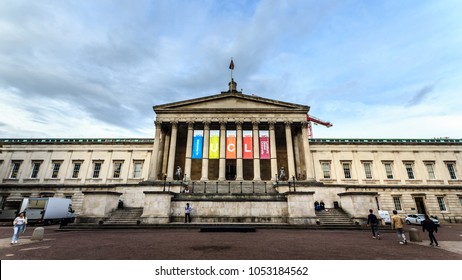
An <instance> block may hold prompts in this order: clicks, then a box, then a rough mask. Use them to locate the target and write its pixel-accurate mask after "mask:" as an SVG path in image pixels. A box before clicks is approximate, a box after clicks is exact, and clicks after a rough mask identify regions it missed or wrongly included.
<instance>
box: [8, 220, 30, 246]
mask: <svg viewBox="0 0 462 280" xmlns="http://www.w3.org/2000/svg"><path fill="white" fill-rule="evenodd" d="M26 225H27V218H26V216H25V215H24V212H21V213H19V215H18V216H17V217H16V218H15V219H14V221H13V226H14V231H13V238H12V239H11V244H16V243H18V240H19V235H20V234H21V233H23V232H24V230H25V229H26Z"/></svg>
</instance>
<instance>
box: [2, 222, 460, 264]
mask: <svg viewBox="0 0 462 280" xmlns="http://www.w3.org/2000/svg"><path fill="white" fill-rule="evenodd" d="M412 227H414V228H417V229H419V230H420V228H419V227H417V226H407V230H409V229H410V228H412ZM44 228H45V238H44V240H42V241H31V240H30V238H31V235H32V233H33V230H34V227H28V228H27V230H26V232H25V233H24V234H23V235H22V236H21V238H20V243H19V244H16V245H11V244H10V241H11V235H12V233H13V228H12V227H9V226H3V227H0V249H1V250H0V252H1V253H0V259H2V260H188V259H192V260H402V259H403V260H461V259H462V224H444V225H442V227H441V228H440V230H439V231H438V233H437V234H436V236H437V239H438V241H439V242H440V247H431V246H429V245H428V244H429V242H428V236H427V234H426V233H421V236H422V239H423V242H409V244H407V245H400V244H399V243H398V241H397V237H396V235H395V233H394V232H393V231H384V232H382V239H381V240H376V239H373V238H372V237H371V234H370V232H369V230H368V228H364V230H313V229H310V230H308V229H304V230H292V229H257V230H256V232H247V233H241V232H200V231H199V230H198V229H197V228H194V229H193V228H190V229H188V228H181V229H138V230H133V229H132V230H105V231H59V230H58V229H59V227H58V226H57V225H54V226H46V227H44Z"/></svg>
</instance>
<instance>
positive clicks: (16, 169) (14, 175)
mask: <svg viewBox="0 0 462 280" xmlns="http://www.w3.org/2000/svg"><path fill="white" fill-rule="evenodd" d="M19 167H21V163H20V162H13V166H12V168H11V174H10V178H11V179H17V178H18V172H19Z"/></svg>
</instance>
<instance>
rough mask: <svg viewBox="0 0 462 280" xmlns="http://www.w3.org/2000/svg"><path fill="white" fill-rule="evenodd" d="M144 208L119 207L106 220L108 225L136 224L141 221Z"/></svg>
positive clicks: (105, 222)
mask: <svg viewBox="0 0 462 280" xmlns="http://www.w3.org/2000/svg"><path fill="white" fill-rule="evenodd" d="M141 214H143V208H130V207H125V208H123V209H117V210H115V211H114V212H112V215H111V216H110V217H109V218H108V219H107V220H106V221H104V224H106V225H136V224H138V223H139V220H140V217H141Z"/></svg>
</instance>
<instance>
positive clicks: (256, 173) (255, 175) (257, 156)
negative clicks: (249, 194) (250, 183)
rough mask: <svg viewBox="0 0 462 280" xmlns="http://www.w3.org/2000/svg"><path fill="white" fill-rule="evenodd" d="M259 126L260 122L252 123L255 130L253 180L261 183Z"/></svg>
mask: <svg viewBox="0 0 462 280" xmlns="http://www.w3.org/2000/svg"><path fill="white" fill-rule="evenodd" d="M258 124H259V122H257V121H254V122H252V128H253V180H254V181H261V177H260V153H259V151H260V142H259V139H258Z"/></svg>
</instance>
